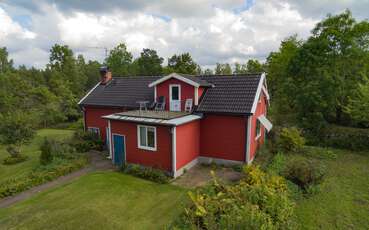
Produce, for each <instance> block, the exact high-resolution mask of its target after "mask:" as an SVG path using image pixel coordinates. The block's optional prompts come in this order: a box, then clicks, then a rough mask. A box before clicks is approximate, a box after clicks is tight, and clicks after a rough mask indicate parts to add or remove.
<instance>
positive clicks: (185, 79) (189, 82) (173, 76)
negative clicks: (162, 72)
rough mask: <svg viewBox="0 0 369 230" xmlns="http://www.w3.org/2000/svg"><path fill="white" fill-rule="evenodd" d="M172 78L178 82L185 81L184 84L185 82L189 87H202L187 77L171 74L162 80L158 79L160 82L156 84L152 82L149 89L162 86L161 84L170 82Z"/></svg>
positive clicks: (157, 81)
mask: <svg viewBox="0 0 369 230" xmlns="http://www.w3.org/2000/svg"><path fill="white" fill-rule="evenodd" d="M170 78H175V79H177V80H180V81H183V82H185V83H187V84H189V85H192V86H194V87H199V86H200V84H198V83H197V82H194V81H191V80H190V79H187V78H185V77H182V76H181V75H179V74H177V73H171V74H169V75H167V76H164V77H162V78H160V79H158V80H156V81H154V82H151V83H150V84H149V87H153V86H155V85H158V84H160V83H162V82H164V81H166V80H169V79H170Z"/></svg>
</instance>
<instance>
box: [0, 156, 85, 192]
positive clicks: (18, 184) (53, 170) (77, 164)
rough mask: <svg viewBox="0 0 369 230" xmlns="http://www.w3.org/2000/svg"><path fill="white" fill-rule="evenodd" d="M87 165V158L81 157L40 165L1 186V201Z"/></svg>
mask: <svg viewBox="0 0 369 230" xmlns="http://www.w3.org/2000/svg"><path fill="white" fill-rule="evenodd" d="M86 163H87V159H86V158H85V157H80V158H78V159H75V160H73V161H68V160H62V159H61V160H60V162H55V163H51V164H49V165H40V166H39V167H36V168H34V169H33V170H32V172H30V173H29V174H27V175H24V176H22V177H17V178H11V179H9V180H6V181H4V182H3V183H1V184H0V199H1V198H4V197H7V196H12V195H14V194H17V193H20V192H23V191H25V190H27V189H30V188H32V187H34V186H37V185H40V184H43V183H45V182H48V181H51V180H54V179H56V178H58V177H60V176H63V175H66V174H68V173H71V172H73V171H75V170H77V169H80V168H81V167H83V166H84V165H85V164H86Z"/></svg>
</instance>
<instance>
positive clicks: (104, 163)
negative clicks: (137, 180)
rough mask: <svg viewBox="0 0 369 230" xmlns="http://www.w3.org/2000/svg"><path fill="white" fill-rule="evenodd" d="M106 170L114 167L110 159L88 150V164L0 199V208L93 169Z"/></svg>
mask: <svg viewBox="0 0 369 230" xmlns="http://www.w3.org/2000/svg"><path fill="white" fill-rule="evenodd" d="M107 170H115V167H114V166H113V165H112V163H111V161H110V160H108V159H106V158H105V156H104V155H103V154H102V153H101V152H98V151H91V152H90V164H89V165H88V166H87V167H85V168H82V169H80V170H78V171H75V172H72V173H70V174H68V175H65V176H61V177H59V178H57V179H56V180H53V181H50V182H47V183H45V184H42V185H39V186H36V187H33V188H31V189H29V190H26V191H24V192H21V193H19V194H16V195H14V196H10V197H6V198H3V199H1V200H0V208H5V207H8V206H10V205H12V204H15V203H17V202H19V201H22V200H25V199H27V198H29V197H31V196H33V195H34V194H36V193H39V192H42V191H45V190H47V189H49V188H54V187H56V186H59V185H63V184H65V183H67V182H70V181H72V180H74V179H76V178H79V177H81V176H83V175H86V174H87V173H89V172H93V171H107Z"/></svg>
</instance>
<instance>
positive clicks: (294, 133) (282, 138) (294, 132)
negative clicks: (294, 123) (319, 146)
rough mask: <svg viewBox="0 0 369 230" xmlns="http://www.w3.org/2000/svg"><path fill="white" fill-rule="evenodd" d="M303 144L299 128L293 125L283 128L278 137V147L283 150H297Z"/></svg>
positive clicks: (303, 140)
mask: <svg viewBox="0 0 369 230" xmlns="http://www.w3.org/2000/svg"><path fill="white" fill-rule="evenodd" d="M304 145H305V139H304V137H302V135H301V132H300V130H298V129H297V128H295V127H292V128H283V129H282V130H281V132H280V134H279V137H278V147H279V148H280V149H281V150H282V151H284V152H297V151H299V150H301V149H302V148H303V146H304Z"/></svg>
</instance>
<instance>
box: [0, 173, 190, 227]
mask: <svg viewBox="0 0 369 230" xmlns="http://www.w3.org/2000/svg"><path fill="white" fill-rule="evenodd" d="M186 197H187V195H186V190H184V189H182V188H179V187H176V186H173V185H160V184H156V183H152V182H149V181H146V180H142V179H139V178H135V177H131V176H128V175H124V174H122V173H118V172H99V173H92V174H89V175H86V176H83V177H81V178H79V179H77V180H76V181H74V182H72V183H70V184H67V185H64V186H61V187H58V188H55V189H51V190H48V191H46V192H43V193H41V194H38V195H36V196H34V197H32V198H31V199H28V200H26V201H24V202H21V203H18V204H16V205H14V206H11V207H9V208H6V209H3V210H0V229H9V228H17V229H163V228H164V227H165V225H167V224H168V223H170V222H171V221H172V220H173V218H175V217H177V216H178V215H179V213H180V212H181V211H182V210H183V202H184V201H185V199H186Z"/></svg>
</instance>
